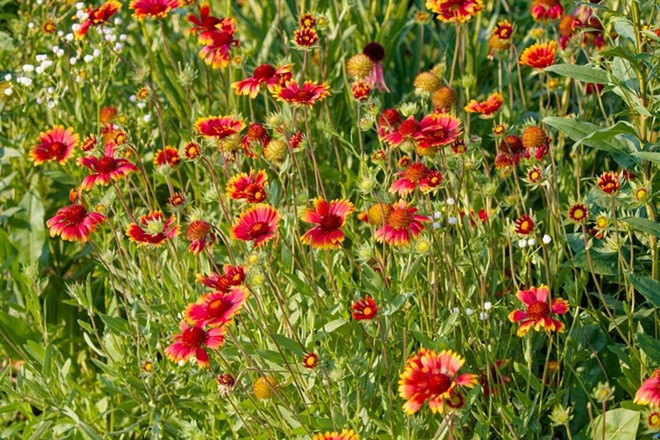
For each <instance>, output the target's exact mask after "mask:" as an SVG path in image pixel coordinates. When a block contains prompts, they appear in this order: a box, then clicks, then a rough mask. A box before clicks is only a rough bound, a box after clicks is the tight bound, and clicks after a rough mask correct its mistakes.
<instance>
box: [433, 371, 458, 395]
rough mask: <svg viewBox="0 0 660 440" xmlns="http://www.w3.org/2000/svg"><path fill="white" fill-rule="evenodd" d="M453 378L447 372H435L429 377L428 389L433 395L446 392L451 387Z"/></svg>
mask: <svg viewBox="0 0 660 440" xmlns="http://www.w3.org/2000/svg"><path fill="white" fill-rule="evenodd" d="M451 382H452V380H451V378H450V377H449V376H447V375H446V374H442V373H439V374H434V375H433V376H431V377H430V378H429V385H428V389H429V392H430V393H431V394H432V395H438V394H442V393H446V392H447V390H448V389H449V388H450V387H451Z"/></svg>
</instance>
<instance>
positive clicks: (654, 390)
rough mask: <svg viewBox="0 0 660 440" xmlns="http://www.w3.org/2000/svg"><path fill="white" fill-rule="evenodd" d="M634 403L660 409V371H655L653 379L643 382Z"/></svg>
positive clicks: (652, 375)
mask: <svg viewBox="0 0 660 440" xmlns="http://www.w3.org/2000/svg"><path fill="white" fill-rule="evenodd" d="M634 403H636V404H638V405H650V406H651V407H654V408H660V369H657V370H655V371H654V372H653V374H651V377H649V378H648V379H646V380H645V381H644V382H642V385H641V386H640V387H639V389H638V390H637V392H636V393H635V400H634Z"/></svg>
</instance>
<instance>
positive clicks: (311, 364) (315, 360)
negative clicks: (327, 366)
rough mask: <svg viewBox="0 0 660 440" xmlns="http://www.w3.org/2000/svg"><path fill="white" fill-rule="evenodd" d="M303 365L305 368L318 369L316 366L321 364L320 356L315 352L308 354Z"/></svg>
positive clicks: (304, 357) (303, 360)
mask: <svg viewBox="0 0 660 440" xmlns="http://www.w3.org/2000/svg"><path fill="white" fill-rule="evenodd" d="M302 364H303V367H305V368H309V369H312V368H316V366H317V365H318V364H319V355H318V354H316V353H314V352H309V353H307V354H306V355H305V356H303V359H302Z"/></svg>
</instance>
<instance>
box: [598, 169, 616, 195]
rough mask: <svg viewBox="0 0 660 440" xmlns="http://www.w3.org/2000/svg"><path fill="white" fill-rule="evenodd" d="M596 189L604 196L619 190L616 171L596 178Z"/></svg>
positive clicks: (607, 172)
mask: <svg viewBox="0 0 660 440" xmlns="http://www.w3.org/2000/svg"><path fill="white" fill-rule="evenodd" d="M598 187H599V188H600V189H601V190H602V191H603V192H604V193H605V194H614V193H615V192H617V191H618V190H619V174H618V173H617V172H616V171H606V172H604V173H603V174H601V175H600V176H599V177H598Z"/></svg>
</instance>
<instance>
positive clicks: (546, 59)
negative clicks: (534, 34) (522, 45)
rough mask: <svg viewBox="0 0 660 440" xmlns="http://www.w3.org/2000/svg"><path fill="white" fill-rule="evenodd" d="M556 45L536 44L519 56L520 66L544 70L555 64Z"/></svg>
mask: <svg viewBox="0 0 660 440" xmlns="http://www.w3.org/2000/svg"><path fill="white" fill-rule="evenodd" d="M556 50H557V43H555V42H554V41H550V42H549V43H536V44H533V45H531V46H530V47H528V48H526V49H525V50H523V52H522V53H521V54H520V64H522V65H523V66H529V67H532V68H534V69H545V68H546V67H548V66H552V65H553V64H554V62H555V51H556Z"/></svg>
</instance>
